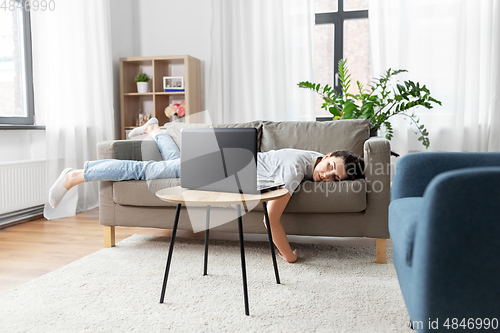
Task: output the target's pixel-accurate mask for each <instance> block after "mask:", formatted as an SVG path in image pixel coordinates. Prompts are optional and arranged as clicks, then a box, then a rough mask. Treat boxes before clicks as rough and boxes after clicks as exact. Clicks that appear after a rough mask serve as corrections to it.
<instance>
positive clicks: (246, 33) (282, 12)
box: [207, 0, 314, 123]
mask: <svg viewBox="0 0 500 333" xmlns="http://www.w3.org/2000/svg"><path fill="white" fill-rule="evenodd" d="M313 34H314V8H313V1H312V0H273V1H269V0H252V1H247V0H212V32H211V36H212V42H211V47H212V50H211V61H210V78H209V88H208V100H207V107H208V110H209V112H210V117H211V119H212V121H213V122H215V123H227V122H243V121H250V120H257V119H265V120H314V96H313V94H312V93H311V92H309V91H306V90H304V89H299V88H298V87H297V83H298V82H300V81H306V80H307V81H314V76H313V75H314V67H313V50H314V45H313V44H314V39H313V36H314V35H313Z"/></svg>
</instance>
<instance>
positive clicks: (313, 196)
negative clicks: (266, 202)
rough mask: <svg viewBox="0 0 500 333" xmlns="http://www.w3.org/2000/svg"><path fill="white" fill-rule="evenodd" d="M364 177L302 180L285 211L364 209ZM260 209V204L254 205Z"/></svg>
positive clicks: (311, 211) (329, 211) (346, 210)
mask: <svg viewBox="0 0 500 333" xmlns="http://www.w3.org/2000/svg"><path fill="white" fill-rule="evenodd" d="M365 186H366V183H365V180H364V179H358V180H346V181H341V182H313V181H304V182H302V183H300V186H299V187H298V188H297V190H296V191H295V192H294V193H293V195H292V198H291V199H290V202H289V203H288V204H287V205H286V207H285V211H284V212H285V213H353V212H361V211H363V210H365V209H366V187H365ZM255 210H257V211H262V210H263V208H262V205H258V206H257V207H255Z"/></svg>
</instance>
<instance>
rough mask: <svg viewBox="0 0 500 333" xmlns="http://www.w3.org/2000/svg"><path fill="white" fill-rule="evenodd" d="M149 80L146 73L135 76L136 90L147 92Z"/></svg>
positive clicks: (141, 92)
mask: <svg viewBox="0 0 500 333" xmlns="http://www.w3.org/2000/svg"><path fill="white" fill-rule="evenodd" d="M149 80H150V79H149V76H148V75H147V74H146V73H140V74H138V75H137V76H136V77H135V82H136V83H137V92H138V93H139V94H144V93H147V92H148V86H149V83H148V82H149Z"/></svg>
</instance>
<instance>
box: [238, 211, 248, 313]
mask: <svg viewBox="0 0 500 333" xmlns="http://www.w3.org/2000/svg"><path fill="white" fill-rule="evenodd" d="M242 220H243V219H242V218H241V205H238V231H239V233H240V250H241V270H242V274H243V295H244V297H245V314H246V315H247V316H249V315H250V311H249V309H248V290H247V268H246V265H245V248H244V245H243V222H242Z"/></svg>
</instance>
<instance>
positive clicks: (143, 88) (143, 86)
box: [137, 82, 148, 94]
mask: <svg viewBox="0 0 500 333" xmlns="http://www.w3.org/2000/svg"><path fill="white" fill-rule="evenodd" d="M137 92H138V93H139V94H144V93H147V92H148V82H137Z"/></svg>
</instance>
